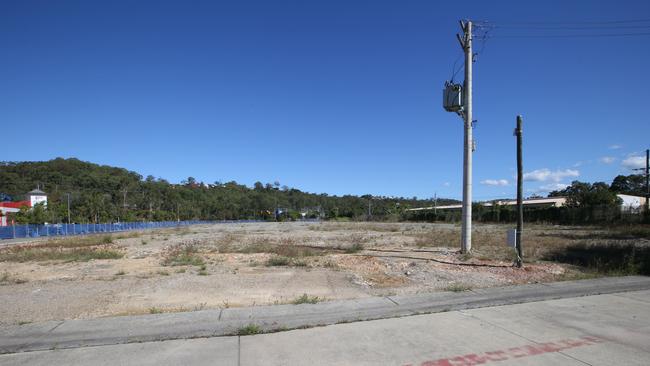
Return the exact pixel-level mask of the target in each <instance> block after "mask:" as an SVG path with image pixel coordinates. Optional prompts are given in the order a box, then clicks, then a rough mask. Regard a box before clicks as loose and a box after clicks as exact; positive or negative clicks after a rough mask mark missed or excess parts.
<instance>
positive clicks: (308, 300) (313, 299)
mask: <svg viewBox="0 0 650 366" xmlns="http://www.w3.org/2000/svg"><path fill="white" fill-rule="evenodd" d="M323 300H324V299H323V298H320V297H318V296H309V295H307V294H302V296H299V297H297V298H296V299H295V300H293V301H292V302H291V303H292V304H294V305H298V304H316V303H318V302H321V301H323Z"/></svg>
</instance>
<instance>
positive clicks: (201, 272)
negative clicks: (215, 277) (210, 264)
mask: <svg viewBox="0 0 650 366" xmlns="http://www.w3.org/2000/svg"><path fill="white" fill-rule="evenodd" d="M197 274H198V275H199V276H207V275H208V271H206V270H205V269H202V270H200V271H199V272H197Z"/></svg>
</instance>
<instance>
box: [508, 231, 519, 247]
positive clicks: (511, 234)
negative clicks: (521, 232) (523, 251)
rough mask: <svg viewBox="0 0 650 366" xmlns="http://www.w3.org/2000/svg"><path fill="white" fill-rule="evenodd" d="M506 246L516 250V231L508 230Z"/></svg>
mask: <svg viewBox="0 0 650 366" xmlns="http://www.w3.org/2000/svg"><path fill="white" fill-rule="evenodd" d="M507 244H508V246H509V247H511V248H517V229H510V230H508V238H507Z"/></svg>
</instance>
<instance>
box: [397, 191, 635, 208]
mask: <svg viewBox="0 0 650 366" xmlns="http://www.w3.org/2000/svg"><path fill="white" fill-rule="evenodd" d="M616 196H617V197H618V198H620V199H621V210H622V211H623V212H632V213H638V212H640V211H641V210H643V205H645V200H646V198H645V197H639V196H630V195H627V194H617V195H616ZM522 203H523V205H524V206H527V207H540V208H542V207H562V206H565V205H566V197H547V198H529V199H525V200H523V202H522ZM480 204H481V205H483V206H485V207H491V206H493V205H497V206H516V205H517V200H495V201H488V202H480ZM461 208H463V206H462V205H447V206H437V207H433V206H432V207H418V208H411V209H408V210H407V211H423V210H434V209H435V210H454V209H457V210H460V209H461Z"/></svg>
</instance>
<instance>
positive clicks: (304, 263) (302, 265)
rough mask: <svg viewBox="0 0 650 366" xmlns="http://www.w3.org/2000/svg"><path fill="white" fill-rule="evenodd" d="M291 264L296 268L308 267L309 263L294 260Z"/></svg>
mask: <svg viewBox="0 0 650 366" xmlns="http://www.w3.org/2000/svg"><path fill="white" fill-rule="evenodd" d="M291 264H292V265H293V266H295V267H307V262H305V261H303V260H295V259H294V260H292V261H291Z"/></svg>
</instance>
